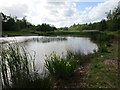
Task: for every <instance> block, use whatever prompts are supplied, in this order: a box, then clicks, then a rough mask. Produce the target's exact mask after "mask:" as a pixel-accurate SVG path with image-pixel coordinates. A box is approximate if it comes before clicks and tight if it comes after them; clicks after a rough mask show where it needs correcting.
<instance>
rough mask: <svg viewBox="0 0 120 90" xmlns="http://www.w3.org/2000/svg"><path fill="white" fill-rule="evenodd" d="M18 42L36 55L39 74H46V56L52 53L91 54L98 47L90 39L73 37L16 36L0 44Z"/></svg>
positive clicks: (0, 40)
mask: <svg viewBox="0 0 120 90" xmlns="http://www.w3.org/2000/svg"><path fill="white" fill-rule="evenodd" d="M13 41H17V42H18V43H19V44H20V45H22V46H24V47H25V48H26V51H27V52H29V53H30V54H31V56H34V55H35V60H36V61H35V66H36V68H37V69H38V70H39V73H43V72H44V60H45V54H47V55H49V54H50V53H51V52H53V51H56V53H57V54H59V55H61V54H62V53H63V54H64V55H66V53H67V51H70V52H73V53H77V52H78V53H79V52H80V53H82V54H89V53H93V52H94V50H96V51H97V50H98V47H97V45H96V44H95V43H93V42H92V41H91V40H90V38H88V37H73V36H16V37H3V38H0V42H10V43H13Z"/></svg>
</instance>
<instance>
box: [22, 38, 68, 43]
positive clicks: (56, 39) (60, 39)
mask: <svg viewBox="0 0 120 90" xmlns="http://www.w3.org/2000/svg"><path fill="white" fill-rule="evenodd" d="M65 40H67V38H65V37H56V38H55V37H42V38H33V39H28V40H25V41H24V43H27V42H42V43H48V42H53V41H65Z"/></svg>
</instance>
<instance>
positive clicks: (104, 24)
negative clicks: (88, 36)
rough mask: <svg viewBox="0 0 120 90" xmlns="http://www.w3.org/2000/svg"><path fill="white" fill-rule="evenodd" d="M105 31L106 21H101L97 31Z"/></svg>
mask: <svg viewBox="0 0 120 90" xmlns="http://www.w3.org/2000/svg"><path fill="white" fill-rule="evenodd" d="M106 29H107V24H106V21H105V19H103V20H102V21H101V22H100V23H99V30H100V31H104V30H106Z"/></svg>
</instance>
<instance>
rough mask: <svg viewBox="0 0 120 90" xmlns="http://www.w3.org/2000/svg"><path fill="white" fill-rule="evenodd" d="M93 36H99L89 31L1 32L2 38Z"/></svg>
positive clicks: (95, 32) (96, 32)
mask: <svg viewBox="0 0 120 90" xmlns="http://www.w3.org/2000/svg"><path fill="white" fill-rule="evenodd" d="M93 34H99V31H89V32H82V31H71V32H68V31H51V32H38V31H31V30H30V31H28V30H21V31H19V32H18V31H3V32H2V35H3V36H31V35H38V36H58V35H79V36H90V35H93Z"/></svg>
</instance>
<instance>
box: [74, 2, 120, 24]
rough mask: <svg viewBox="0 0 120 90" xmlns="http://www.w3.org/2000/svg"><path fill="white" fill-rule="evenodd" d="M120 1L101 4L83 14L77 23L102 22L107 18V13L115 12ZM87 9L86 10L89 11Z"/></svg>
mask: <svg viewBox="0 0 120 90" xmlns="http://www.w3.org/2000/svg"><path fill="white" fill-rule="evenodd" d="M118 2H119V0H109V1H106V2H104V3H100V4H98V5H97V6H95V7H92V8H91V7H88V8H90V9H89V11H88V12H86V13H84V14H81V15H80V16H79V20H77V21H76V22H77V23H86V22H93V21H100V20H101V19H104V18H106V14H105V13H106V12H109V11H110V10H113V9H114V8H115V7H117V5H118ZM88 8H86V9H88Z"/></svg>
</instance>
